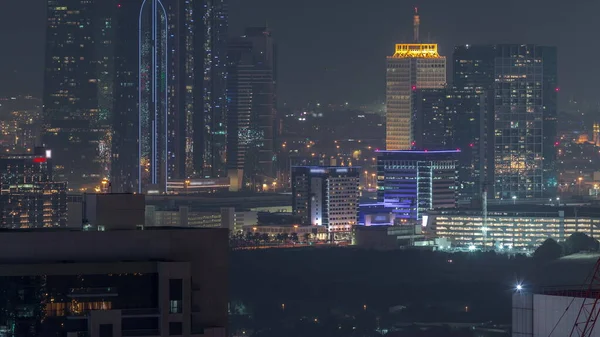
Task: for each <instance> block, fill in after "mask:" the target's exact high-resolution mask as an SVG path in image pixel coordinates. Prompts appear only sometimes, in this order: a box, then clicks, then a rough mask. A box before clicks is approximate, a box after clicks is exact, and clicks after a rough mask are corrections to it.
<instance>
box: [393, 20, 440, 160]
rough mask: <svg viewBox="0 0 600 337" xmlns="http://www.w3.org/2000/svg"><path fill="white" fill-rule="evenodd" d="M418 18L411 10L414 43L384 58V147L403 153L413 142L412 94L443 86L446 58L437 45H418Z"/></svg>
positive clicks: (400, 45) (400, 46) (399, 46)
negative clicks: (385, 69)
mask: <svg viewBox="0 0 600 337" xmlns="http://www.w3.org/2000/svg"><path fill="white" fill-rule="evenodd" d="M419 25H420V19H419V15H418V14H417V9H416V8H415V16H414V32H415V41H414V43H408V44H397V45H396V51H395V53H394V54H393V55H392V56H388V57H387V75H386V109H387V110H386V111H387V112H386V148H387V149H388V150H407V149H410V148H412V146H413V140H414V134H413V133H414V126H413V97H412V94H413V91H415V90H417V89H439V88H443V87H444V86H445V85H446V58H445V57H444V56H440V55H439V53H438V45H437V44H433V43H419V42H420V41H419Z"/></svg>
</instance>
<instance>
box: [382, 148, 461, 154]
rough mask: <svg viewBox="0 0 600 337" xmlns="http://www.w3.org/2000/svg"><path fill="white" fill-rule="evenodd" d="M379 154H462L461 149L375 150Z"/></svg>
mask: <svg viewBox="0 0 600 337" xmlns="http://www.w3.org/2000/svg"><path fill="white" fill-rule="evenodd" d="M375 152H377V153H408V154H432V153H433V154H435V153H460V152H461V151H460V149H454V150H375Z"/></svg>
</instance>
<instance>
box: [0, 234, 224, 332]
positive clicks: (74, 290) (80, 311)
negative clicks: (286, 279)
mask: <svg viewBox="0 0 600 337" xmlns="http://www.w3.org/2000/svg"><path fill="white" fill-rule="evenodd" d="M0 242H1V244H0V246H1V247H0V256H1V257H0V260H1V263H2V264H3V265H4V266H5V268H3V269H2V271H0V285H1V286H2V289H3V291H2V292H0V325H2V326H3V329H4V331H5V332H4V333H5V334H6V335H7V336H14V337H25V336H79V335H85V336H90V337H94V336H97V337H102V336H214V337H225V336H226V328H227V298H228V294H227V283H228V282H227V281H228V277H227V269H228V268H227V264H228V262H227V261H228V258H227V254H228V235H227V230H226V229H183V228H169V229H165V228H147V229H146V230H135V229H120V230H106V231H77V230H73V229H69V230H39V229H37V230H28V231H25V230H19V231H5V232H4V233H2V236H1V238H0ZM31 247H35V249H32V248H31ZM200 313H202V314H200Z"/></svg>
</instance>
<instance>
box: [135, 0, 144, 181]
mask: <svg viewBox="0 0 600 337" xmlns="http://www.w3.org/2000/svg"><path fill="white" fill-rule="evenodd" d="M145 6H146V0H144V2H142V5H141V6H140V15H139V19H138V38H139V40H138V127H139V129H138V158H137V166H138V193H142V13H143V12H144V7H145Z"/></svg>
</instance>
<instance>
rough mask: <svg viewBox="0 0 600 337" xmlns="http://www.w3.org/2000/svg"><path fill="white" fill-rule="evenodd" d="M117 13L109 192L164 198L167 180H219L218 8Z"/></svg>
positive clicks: (206, 4) (161, 3)
mask: <svg viewBox="0 0 600 337" xmlns="http://www.w3.org/2000/svg"><path fill="white" fill-rule="evenodd" d="M117 8H118V11H117V14H116V18H117V19H116V21H117V22H116V24H115V25H116V32H117V36H118V37H119V38H118V39H116V41H115V44H116V45H117V46H118V47H117V48H115V49H116V52H115V60H116V62H115V64H116V66H115V67H116V77H117V81H116V88H117V89H116V91H115V100H114V107H115V114H116V117H115V118H114V119H113V127H114V137H113V138H114V141H113V162H112V163H113V165H112V166H113V167H112V177H111V179H112V181H113V186H115V188H116V189H117V191H124V192H128V191H130V192H132V191H137V192H154V193H164V192H167V190H168V181H169V180H171V179H177V180H181V181H185V180H187V179H198V178H206V177H211V178H217V177H224V176H225V160H226V158H225V151H226V141H225V139H226V104H225V79H226V63H225V60H226V55H225V43H226V35H227V11H226V5H225V3H224V1H223V0H215V1H208V0H206V1H176V0H153V1H144V2H142V1H139V0H122V1H121V2H120V3H119V4H118V6H117ZM131 41H137V43H131ZM199 125H201V126H202V127H198V126H199ZM130 153H137V156H135V157H134V156H131V155H130Z"/></svg>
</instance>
